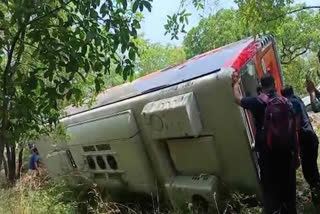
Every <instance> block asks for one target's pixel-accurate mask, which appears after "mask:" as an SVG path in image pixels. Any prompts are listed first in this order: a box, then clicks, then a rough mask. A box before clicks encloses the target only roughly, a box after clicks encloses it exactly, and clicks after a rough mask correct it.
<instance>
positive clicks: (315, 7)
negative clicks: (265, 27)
mask: <svg viewBox="0 0 320 214" xmlns="http://www.w3.org/2000/svg"><path fill="white" fill-rule="evenodd" d="M310 9H320V6H303V7H301V8H299V9H295V10H292V11H289V12H286V13H283V14H281V15H279V16H277V17H275V18H272V19H269V20H267V22H272V21H275V20H277V19H279V18H282V17H284V16H286V15H290V14H293V13H297V12H300V11H302V10H310Z"/></svg>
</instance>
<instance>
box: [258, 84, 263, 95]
mask: <svg viewBox="0 0 320 214" xmlns="http://www.w3.org/2000/svg"><path fill="white" fill-rule="evenodd" d="M261 93H262V87H261V85H258V87H257V94H261Z"/></svg>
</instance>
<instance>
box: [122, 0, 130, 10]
mask: <svg viewBox="0 0 320 214" xmlns="http://www.w3.org/2000/svg"><path fill="white" fill-rule="evenodd" d="M121 2H122V5H123V9H124V10H126V9H127V6H128V3H127V0H122V1H121Z"/></svg>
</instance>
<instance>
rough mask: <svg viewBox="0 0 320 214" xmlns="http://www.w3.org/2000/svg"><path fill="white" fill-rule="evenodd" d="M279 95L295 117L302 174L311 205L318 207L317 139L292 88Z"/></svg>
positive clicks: (319, 185) (288, 87)
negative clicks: (291, 106) (288, 103)
mask: <svg viewBox="0 0 320 214" xmlns="http://www.w3.org/2000/svg"><path fill="white" fill-rule="evenodd" d="M281 94H282V96H284V97H286V98H287V99H288V100H289V101H290V102H291V103H292V105H293V109H294V111H295V115H296V116H297V121H298V135H299V144H300V157H301V165H302V172H303V176H304V178H305V179H306V181H307V182H308V184H309V185H310V188H311V194H312V201H313V204H314V205H315V207H318V206H319V202H320V201H319V199H320V198H319V196H318V193H319V192H320V191H319V190H320V175H319V170H318V163H317V159H318V146H319V141H318V137H317V135H316V133H315V132H314V130H313V127H312V124H311V121H310V119H309V116H308V113H307V110H306V108H305V105H304V103H303V101H302V100H301V99H300V98H299V97H298V96H296V95H294V90H293V88H292V86H286V87H285V88H284V89H282V90H281Z"/></svg>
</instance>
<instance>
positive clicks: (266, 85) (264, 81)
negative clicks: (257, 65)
mask: <svg viewBox="0 0 320 214" xmlns="http://www.w3.org/2000/svg"><path fill="white" fill-rule="evenodd" d="M260 82H261V87H262V89H270V88H274V86H275V84H274V78H273V76H272V75H271V74H270V73H266V74H263V75H262V77H261V80H260Z"/></svg>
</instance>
